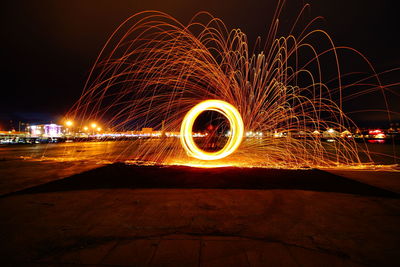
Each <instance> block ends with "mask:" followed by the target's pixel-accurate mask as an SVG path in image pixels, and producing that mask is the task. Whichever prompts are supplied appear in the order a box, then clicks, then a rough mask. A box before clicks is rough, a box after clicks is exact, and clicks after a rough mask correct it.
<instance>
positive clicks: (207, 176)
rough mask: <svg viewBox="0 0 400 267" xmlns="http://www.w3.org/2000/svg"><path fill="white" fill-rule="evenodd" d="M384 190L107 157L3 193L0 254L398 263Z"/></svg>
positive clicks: (51, 259)
mask: <svg viewBox="0 0 400 267" xmlns="http://www.w3.org/2000/svg"><path fill="white" fill-rule="evenodd" d="M374 175H376V173H375V174H374ZM395 176H396V174H394V175H391V176H390V177H391V179H390V181H391V182H390V185H392V184H394V183H395V182H393V181H395V178H393V177H395ZM397 177H398V178H399V181H400V177H399V175H398V174H397ZM380 178H381V179H385V176H384V175H382V176H381V177H380ZM369 184H371V183H369ZM390 188H396V186H394V187H393V186H391V187H390ZM387 189H388V188H385V189H383V188H380V187H377V186H376V185H375V186H371V185H367V184H365V183H362V182H361V181H360V179H358V181H355V180H351V179H346V178H343V177H340V176H337V175H334V174H330V173H326V172H322V171H317V170H309V171H287V170H286V171H283V170H266V169H237V168H225V169H224V168H220V169H191V168H181V167H174V168H158V167H135V166H133V167H132V166H131V167H130V166H122V165H110V166H106V167H102V168H99V169H96V170H92V171H89V172H86V173H82V174H79V175H75V176H71V177H69V178H66V179H62V180H58V181H54V182H50V183H47V184H43V185H39V186H36V187H32V188H30V189H26V190H22V191H19V192H17V193H13V194H9V195H4V196H2V197H1V198H0V211H1V212H0V224H1V226H0V233H1V238H0V245H1V255H0V261H1V262H2V266H88V265H89V266H90V265H92V266H400V258H399V256H398V255H399V253H400V245H399V244H400V227H399V225H400V198H399V195H398V193H396V192H395V191H393V190H387Z"/></svg>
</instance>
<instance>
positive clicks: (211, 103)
mask: <svg viewBox="0 0 400 267" xmlns="http://www.w3.org/2000/svg"><path fill="white" fill-rule="evenodd" d="M206 110H211V111H216V112H219V113H221V114H222V115H224V116H225V117H226V118H227V119H228V121H229V124H230V133H231V134H230V136H229V139H228V141H227V142H226V144H225V146H224V147H223V148H222V149H221V150H219V151H216V152H207V151H204V150H202V149H200V148H199V147H198V146H197V145H196V143H195V142H194V140H193V133H192V129H193V124H194V122H195V120H196V118H197V117H198V116H199V115H200V114H201V113H202V112H204V111H206ZM243 133H244V126H243V120H242V117H241V116H240V113H239V111H238V110H237V109H236V108H235V107H234V106H232V105H231V104H229V103H227V102H225V101H222V100H206V101H203V102H201V103H199V104H197V105H196V106H194V107H193V108H192V109H191V110H189V112H188V113H186V116H185V118H184V119H183V121H182V125H181V135H180V140H181V144H182V147H183V148H184V149H185V150H186V152H187V154H188V155H189V156H191V157H194V158H198V159H202V160H216V159H222V158H225V157H226V156H228V155H230V154H232V153H233V152H234V151H235V150H236V149H237V148H238V147H239V145H240V143H241V142H242V139H243Z"/></svg>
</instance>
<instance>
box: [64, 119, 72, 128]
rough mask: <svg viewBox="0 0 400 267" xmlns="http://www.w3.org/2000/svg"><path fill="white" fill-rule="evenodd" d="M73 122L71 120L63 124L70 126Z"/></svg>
mask: <svg viewBox="0 0 400 267" xmlns="http://www.w3.org/2000/svg"><path fill="white" fill-rule="evenodd" d="M73 124H74V123H73V122H72V121H71V120H68V121H66V122H65V125H66V126H68V127H71V126H72V125H73Z"/></svg>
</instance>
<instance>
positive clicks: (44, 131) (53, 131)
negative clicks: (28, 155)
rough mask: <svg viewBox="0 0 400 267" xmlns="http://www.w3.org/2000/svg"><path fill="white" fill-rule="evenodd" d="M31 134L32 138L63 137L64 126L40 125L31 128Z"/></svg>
mask: <svg viewBox="0 0 400 267" xmlns="http://www.w3.org/2000/svg"><path fill="white" fill-rule="evenodd" d="M28 129H29V134H30V136H32V137H45V138H48V137H50V138H52V137H61V136H62V126H61V125H58V124H54V123H51V124H39V125H31V126H29V128H28Z"/></svg>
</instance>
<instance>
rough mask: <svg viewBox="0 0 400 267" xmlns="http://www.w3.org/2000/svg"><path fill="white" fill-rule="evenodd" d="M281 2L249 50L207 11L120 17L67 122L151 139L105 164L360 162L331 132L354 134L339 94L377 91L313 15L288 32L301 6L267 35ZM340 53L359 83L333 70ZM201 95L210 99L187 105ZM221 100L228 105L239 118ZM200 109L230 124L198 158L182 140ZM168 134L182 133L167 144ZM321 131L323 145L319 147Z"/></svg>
mask: <svg viewBox="0 0 400 267" xmlns="http://www.w3.org/2000/svg"><path fill="white" fill-rule="evenodd" d="M283 3H284V1H279V3H278V6H277V11H276V14H275V16H274V18H273V23H272V27H271V29H270V30H269V33H268V34H267V38H266V40H265V41H264V43H262V42H261V41H260V39H258V40H257V41H256V42H255V43H256V44H255V46H254V48H253V49H252V50H250V48H249V45H248V40H247V36H246V34H245V33H243V32H242V31H241V30H240V29H232V30H228V29H227V27H226V25H225V24H224V23H223V22H222V21H221V20H220V19H218V18H215V17H213V16H212V15H211V14H209V13H207V12H200V13H198V14H196V15H195V16H194V17H193V19H192V20H191V21H190V23H188V24H187V25H184V24H182V23H181V22H179V21H177V20H176V19H175V18H173V17H171V16H170V15H168V14H165V13H162V12H157V11H144V12H140V13H137V14H135V15H133V16H131V17H129V18H128V19H127V20H126V21H124V22H123V23H122V24H121V25H120V26H119V27H118V28H117V29H116V31H115V32H114V33H113V34H112V35H111V37H110V38H109V39H108V40H107V42H106V44H105V46H104V48H103V49H102V50H101V53H100V54H99V56H98V58H97V61H96V63H95V64H94V66H93V68H92V70H91V72H90V76H89V78H88V80H87V83H86V86H85V88H84V90H83V92H82V95H81V97H80V99H79V100H78V101H77V102H76V104H75V105H74V106H73V107H72V108H71V111H70V112H69V113H68V114H66V117H67V118H69V119H71V120H73V121H74V122H76V123H75V125H76V126H74V127H76V128H83V127H84V126H86V127H88V126H87V125H89V126H90V124H88V123H89V122H93V121H101V122H102V129H103V130H104V131H106V129H111V130H112V131H114V132H127V131H128V132H129V131H131V132H132V134H134V133H135V132H137V131H140V130H142V129H143V128H144V129H150V128H152V129H153V130H154V131H156V132H157V136H156V137H155V138H149V139H145V137H143V138H142V137H138V139H137V140H132V141H130V143H129V144H128V143H127V144H125V147H126V148H125V150H124V151H121V152H119V153H110V161H121V160H138V161H147V162H152V163H155V164H184V165H190V164H193V165H196V166H199V165H204V166H206V165H207V166H208V165H213V166H216V165H218V166H226V165H229V166H248V167H254V166H261V167H270V168H307V167H311V168H323V167H333V168H334V167H340V168H342V166H364V165H365V164H364V163H371V162H372V159H371V157H370V155H369V152H368V150H367V149H366V146H363V145H362V144H357V143H356V142H355V140H354V138H344V137H341V134H344V133H346V132H347V131H348V132H351V129H356V128H357V126H356V125H355V124H354V123H353V122H352V120H351V119H350V118H349V117H348V116H347V115H346V114H345V112H344V111H343V108H342V107H343V105H344V100H345V99H346V97H348V96H350V98H354V97H355V96H356V95H354V94H349V95H346V92H347V91H348V90H349V88H355V90H357V96H360V95H362V94H363V92H365V93H370V92H372V91H378V92H380V91H382V94H384V92H385V90H386V88H385V86H384V85H383V84H382V82H381V81H380V79H379V76H378V75H377V74H376V73H375V71H374V69H373V68H372V65H371V64H370V62H368V61H367V59H366V58H365V57H363V56H360V54H359V52H358V51H356V50H354V49H352V48H347V47H336V46H335V45H334V42H333V41H332V39H331V37H330V36H329V34H328V33H326V32H325V31H323V30H321V29H318V28H316V23H317V22H318V20H319V19H320V17H317V18H315V19H312V20H310V22H308V23H307V22H306V24H305V25H304V26H303V27H300V26H301V25H298V23H300V21H305V20H304V17H303V16H304V14H305V10H306V8H307V7H308V5H306V6H305V7H304V8H303V9H302V10H301V12H300V14H299V16H298V17H297V18H294V23H293V27H292V31H290V32H289V33H288V34H287V35H286V36H285V35H282V36H278V35H277V32H278V28H279V20H278V18H279V16H280V12H281V9H282V7H283ZM295 29H298V31H295ZM316 40H317V41H316ZM342 53H343V54H342ZM350 53H353V55H354V56H355V57H357V59H360V58H361V60H364V61H365V67H366V69H367V70H362V71H363V72H364V73H369V74H368V75H367V77H363V78H360V71H358V70H356V71H351V72H349V73H343V69H344V68H342V67H341V65H340V61H339V58H340V57H341V56H347V57H348V56H349V54H350ZM332 77H334V78H332ZM344 82H346V83H345V84H344ZM359 86H364V87H367V88H366V89H365V90H364V91H361V90H359V89H358V88H359ZM210 99H214V101H216V100H218V101H221V102H213V104H216V103H219V104H217V105H216V106H214V107H213V106H208V107H206V108H200V107H202V105H205V104H199V105H200V106H199V107H197V106H196V107H195V108H193V107H194V106H195V105H196V104H198V103H211V102H207V101H206V100H210ZM203 101H206V102H203ZM220 103H229V104H230V106H233V107H234V108H235V110H236V109H237V110H238V111H240V115H237V114H236V111H233V109H225V108H227V107H228V106H226V105H225V104H224V105H222V106H224V109H222V108H221V104H220ZM192 109H194V110H192ZM202 110H214V111H217V112H220V113H222V114H223V115H224V116H226V117H227V118H228V120H229V122H230V126H231V130H232V133H233V134H232V135H231V136H228V137H229V138H228V139H229V140H228V143H227V144H226V145H225V147H223V149H221V150H220V151H217V152H206V151H204V150H202V148H201V146H200V145H196V144H195V143H194V141H193V137H192V136H191V134H190V133H191V130H192V127H193V121H194V120H195V118H196V117H197V116H198V115H199V113H201V112H202ZM239 118H241V119H239ZM78 122H82V125H81V126H79V125H77V124H78ZM91 127H92V128H93V129H95V128H96V127H93V125H92V126H91ZM88 128H89V127H88ZM86 129H87V128H86ZM329 129H334V131H332V130H330V132H329ZM179 132H180V133H181V134H179ZM243 132H246V136H245V137H244V138H243V137H242V136H243ZM247 133H248V134H247ZM254 133H256V135H255V134H254ZM199 134H200V135H201V134H202V133H199ZM148 135H149V136H154V135H153V134H151V133H149V134H148ZM178 135H181V136H182V138H170V137H171V136H173V137H178ZM324 136H328V137H329V140H330V141H332V142H331V143H325V142H323V141H322V139H323V138H322V137H324ZM110 138H112V137H110ZM221 139H222V138H221ZM239 145H240V148H239V149H238V147H239ZM233 152H235V153H233ZM228 155H229V157H228ZM360 155H362V157H361V156H360ZM210 160H212V161H210Z"/></svg>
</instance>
